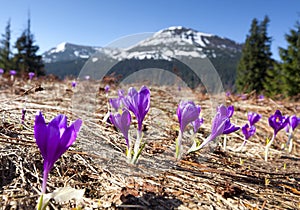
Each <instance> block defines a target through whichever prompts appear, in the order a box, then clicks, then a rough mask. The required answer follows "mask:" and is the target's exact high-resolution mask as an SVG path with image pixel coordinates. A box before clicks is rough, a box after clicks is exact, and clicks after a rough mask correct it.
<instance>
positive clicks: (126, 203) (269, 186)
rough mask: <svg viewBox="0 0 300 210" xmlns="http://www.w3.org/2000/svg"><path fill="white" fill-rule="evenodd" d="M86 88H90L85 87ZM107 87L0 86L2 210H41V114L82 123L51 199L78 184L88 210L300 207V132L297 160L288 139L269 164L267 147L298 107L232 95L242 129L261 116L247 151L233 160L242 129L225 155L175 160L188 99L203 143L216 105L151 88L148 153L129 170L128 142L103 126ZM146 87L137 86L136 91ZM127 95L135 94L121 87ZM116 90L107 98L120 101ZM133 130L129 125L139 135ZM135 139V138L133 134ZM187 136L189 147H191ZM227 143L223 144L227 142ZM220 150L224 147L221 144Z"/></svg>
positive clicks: (214, 152)
mask: <svg viewBox="0 0 300 210" xmlns="http://www.w3.org/2000/svg"><path fill="white" fill-rule="evenodd" d="M85 83H86V84H85ZM99 86H101V87H104V85H103V84H101V85H99V84H98V83H96V82H92V81H91V82H88V83H87V82H86V81H85V82H82V84H81V85H79V86H78V87H76V89H72V88H71V82H70V81H64V82H60V81H55V80H51V79H50V78H46V79H44V80H43V81H34V82H32V83H30V84H29V83H27V82H23V81H15V82H14V84H13V85H12V84H11V83H9V82H8V81H6V82H5V81H4V80H2V81H1V84H0V95H1V98H0V102H1V108H0V114H1V122H0V142H1V143H0V196H1V199H0V207H1V209H34V208H35V206H36V200H37V199H38V197H39V195H40V189H41V182H42V170H43V160H42V157H41V155H40V152H39V150H38V148H37V146H36V144H35V140H34V136H33V122H34V117H35V113H36V112H37V111H38V110H42V112H43V114H44V115H45V118H46V121H47V122H49V121H50V120H51V119H52V118H53V117H54V116H56V115H57V114H60V113H61V114H66V115H67V116H68V118H69V122H71V121H74V120H75V119H76V118H77V117H81V118H82V119H83V120H84V125H83V127H82V129H81V131H80V135H79V136H78V138H77V140H76V142H75V144H74V145H72V146H71V147H70V148H69V150H68V152H67V153H65V154H64V155H63V156H62V157H61V158H60V159H59V160H58V161H57V162H56V164H55V166H54V168H53V169H52V171H51V173H50V175H49V180H48V185H47V191H48V192H52V191H54V190H55V189H56V188H58V187H63V186H71V187H73V188H77V189H85V194H84V198H83V200H82V201H80V202H79V203H77V206H81V207H82V208H83V209H300V138H299V137H300V132H299V128H298V130H297V129H296V131H295V138H294V148H293V151H292V153H291V154H289V153H288V152H287V151H286V150H282V149H281V145H282V144H284V143H285V142H286V141H287V135H286V133H285V131H280V132H279V134H278V136H277V137H276V139H275V142H274V144H273V145H272V147H271V150H270V154H269V160H268V162H265V161H264V145H265V142H266V139H267V138H271V135H272V129H271V128H270V127H269V126H268V117H269V116H270V114H272V113H274V112H275V110H276V109H280V110H281V111H282V112H283V113H284V114H288V115H292V114H298V113H299V109H300V103H299V102H291V101H273V100H271V99H268V98H265V99H264V100H262V101H259V100H257V99H256V97H255V95H248V99H246V100H241V99H239V98H237V97H234V96H230V97H227V98H226V101H225V103H226V105H234V106H235V114H234V116H233V118H232V122H233V123H235V124H237V125H240V126H241V125H243V124H244V123H246V121H247V115H246V114H247V112H248V111H253V112H258V113H260V114H262V116H263V118H262V120H261V121H260V122H258V123H257V133H256V134H255V135H254V136H253V137H252V138H251V139H250V141H249V142H248V143H247V145H246V147H245V150H243V151H242V152H233V151H232V150H231V149H232V148H236V147H238V146H239V145H240V144H241V143H242V141H243V139H242V134H241V131H238V132H236V133H234V134H229V135H228V136H227V144H228V147H227V149H226V150H225V151H224V150H223V148H222V147H220V144H219V143H212V144H210V145H208V146H206V147H205V148H204V149H203V150H201V151H198V152H196V153H193V154H189V155H183V158H182V160H180V161H176V160H175V159H174V148H175V139H176V137H177V134H178V133H177V129H178V122H177V118H176V108H177V104H178V102H179V101H180V99H182V98H185V99H187V98H191V99H193V100H195V103H197V104H200V105H201V107H202V111H201V112H202V115H203V117H204V119H205V123H204V125H203V126H202V127H201V128H200V131H199V133H198V134H197V137H198V138H199V139H204V138H205V137H207V136H208V135H209V133H210V122H211V119H212V117H213V116H212V110H213V109H212V108H211V100H210V98H209V97H208V96H206V95H203V94H199V93H197V90H196V91H194V92H190V91H187V90H185V89H184V88H183V89H182V90H181V91H178V90H177V88H174V87H155V86H149V87H150V88H151V108H150V112H149V113H148V115H147V116H146V119H145V125H144V137H143V139H144V140H146V141H147V145H146V147H145V149H144V151H143V153H142V157H141V159H140V161H139V162H138V164H137V166H131V165H129V164H127V163H126V160H125V157H124V155H123V154H124V152H125V141H124V139H123V138H122V135H121V134H120V133H118V132H116V129H115V128H114V127H113V126H111V125H110V124H108V123H103V122H102V119H103V117H104V116H105V114H106V113H107V105H106V103H107V99H106V97H105V94H104V92H103V89H102V88H100V89H99ZM135 87H136V88H139V87H140V85H135ZM123 88H124V89H127V88H128V87H126V86H124V87H123ZM116 91H117V90H116V88H114V87H112V90H111V92H110V96H116V95H117V92H116ZM24 106H26V110H27V113H26V120H25V123H24V125H21V124H20V121H21V110H22V108H24ZM134 127H136V123H135V121H134V125H133V126H132V130H134ZM131 136H132V137H133V138H134V136H135V132H134V131H132V133H131ZM190 137H191V134H190V132H189V129H187V131H186V132H185V135H184V139H185V142H184V144H185V148H186V147H187V146H190V145H191V142H190V141H189V139H190ZM220 140H221V141H220ZM219 141H220V142H222V139H219ZM75 206H76V203H75V202H73V201H70V202H68V203H63V204H60V203H55V202H54V201H51V202H50V204H49V208H50V209H72V208H74V207H75Z"/></svg>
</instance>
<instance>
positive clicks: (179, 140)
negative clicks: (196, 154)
mask: <svg viewBox="0 0 300 210" xmlns="http://www.w3.org/2000/svg"><path fill="white" fill-rule="evenodd" d="M181 147H182V132H181V130H179V133H178V138H177V139H176V152H175V155H176V159H177V160H178V159H180V158H181Z"/></svg>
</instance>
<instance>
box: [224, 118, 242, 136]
mask: <svg viewBox="0 0 300 210" xmlns="http://www.w3.org/2000/svg"><path fill="white" fill-rule="evenodd" d="M239 129H240V127H237V126H235V125H234V124H232V123H231V122H230V119H227V120H226V122H225V127H224V130H223V134H230V133H233V132H235V131H237V130H239Z"/></svg>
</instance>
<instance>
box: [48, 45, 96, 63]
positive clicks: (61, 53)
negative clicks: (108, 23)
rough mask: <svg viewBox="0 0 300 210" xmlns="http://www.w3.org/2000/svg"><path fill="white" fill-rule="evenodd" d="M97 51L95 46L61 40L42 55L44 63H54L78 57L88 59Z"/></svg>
mask: <svg viewBox="0 0 300 210" xmlns="http://www.w3.org/2000/svg"><path fill="white" fill-rule="evenodd" d="M97 51H98V48H97V47H91V46H82V45H76V44H71V43H68V42H63V43H60V44H58V45H57V46H56V47H54V48H51V49H50V50H48V51H46V52H45V53H43V55H42V56H43V60H44V62H45V63H54V62H58V61H69V60H76V59H78V58H79V59H80V58H82V59H88V58H89V57H90V56H91V55H93V54H94V53H96V52H97Z"/></svg>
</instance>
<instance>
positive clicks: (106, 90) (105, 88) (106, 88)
mask: <svg viewBox="0 0 300 210" xmlns="http://www.w3.org/2000/svg"><path fill="white" fill-rule="evenodd" d="M109 89H110V86H109V85H105V87H104V91H105V93H108V91H109Z"/></svg>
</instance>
